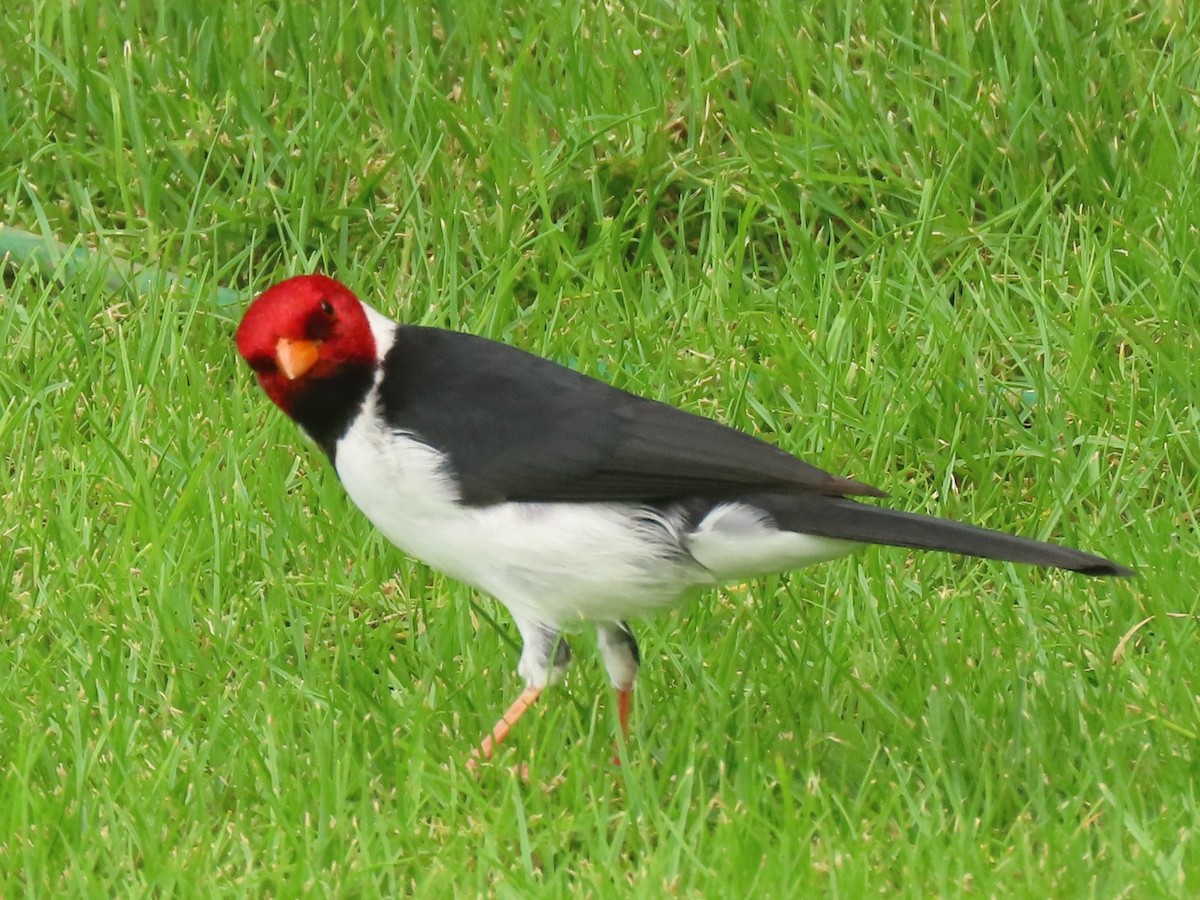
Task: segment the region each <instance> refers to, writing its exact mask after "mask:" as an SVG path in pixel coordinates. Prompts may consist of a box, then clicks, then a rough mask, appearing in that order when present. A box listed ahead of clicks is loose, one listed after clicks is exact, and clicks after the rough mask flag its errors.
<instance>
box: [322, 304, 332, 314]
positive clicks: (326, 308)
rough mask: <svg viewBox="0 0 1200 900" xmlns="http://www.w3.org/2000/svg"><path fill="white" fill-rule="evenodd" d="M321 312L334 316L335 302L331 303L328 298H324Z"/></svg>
mask: <svg viewBox="0 0 1200 900" xmlns="http://www.w3.org/2000/svg"><path fill="white" fill-rule="evenodd" d="M321 312H323V313H325V315H327V316H332V315H333V304H332V303H330V302H329V301H328V300H322V301H321Z"/></svg>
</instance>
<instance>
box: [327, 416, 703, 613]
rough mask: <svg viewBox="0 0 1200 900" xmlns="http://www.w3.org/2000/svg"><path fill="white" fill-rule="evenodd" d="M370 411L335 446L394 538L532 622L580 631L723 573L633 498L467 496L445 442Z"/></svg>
mask: <svg viewBox="0 0 1200 900" xmlns="http://www.w3.org/2000/svg"><path fill="white" fill-rule="evenodd" d="M376 421H377V420H376V419H375V417H374V416H369V415H364V416H361V417H359V419H358V420H357V421H356V422H355V424H354V425H353V426H352V428H351V429H350V431H349V432H348V433H347V434H346V436H345V437H343V438H342V440H341V441H340V442H339V444H338V447H337V470H338V475H339V476H340V477H341V479H342V483H343V484H344V485H345V488H346V491H347V493H348V494H349V495H350V498H351V499H352V500H353V501H354V502H355V504H356V505H357V506H358V507H359V508H360V509H361V510H362V511H363V513H365V514H366V516H367V518H368V519H370V520H371V521H372V522H373V523H374V524H375V526H376V527H377V528H379V530H380V531H381V532H383V534H384V536H385V537H387V538H388V540H390V541H391V542H392V543H394V544H396V546H398V547H400V548H401V549H402V550H404V551H405V552H407V553H409V554H410V555H412V556H414V557H416V558H417V559H420V560H422V561H423V562H425V563H427V564H428V565H430V566H433V567H434V568H435V569H439V570H440V571H442V572H445V573H446V574H448V575H450V576H452V577H454V578H456V579H458V580H460V581H463V582H466V583H467V584H470V585H472V586H474V587H476V588H479V589H481V590H484V591H487V592H488V593H490V594H492V595H493V596H495V597H496V599H498V600H500V602H502V603H503V604H504V605H505V606H507V607H508V609H509V610H510V611H511V612H512V614H513V615H514V616H515V617H517V618H520V619H524V620H526V621H531V622H538V623H542V624H547V625H553V626H556V627H558V628H562V629H567V630H571V629H572V628H573V627H577V626H578V625H579V623H581V622H583V621H592V622H615V621H620V620H623V619H628V618H634V617H636V616H640V615H645V614H646V613H649V612H652V611H653V610H654V609H656V608H661V607H664V606H667V605H669V604H671V603H672V602H674V601H675V600H677V599H678V598H679V597H680V596H681V595H682V594H683V593H684V592H686V591H687V589H688V588H690V587H693V586H698V585H710V584H714V583H715V581H714V578H713V575H712V574H711V573H710V572H709V571H707V570H706V569H705V568H704V567H703V566H701V565H700V564H699V563H697V562H696V561H695V560H694V559H693V558H692V557H691V555H690V554H688V553H687V552H686V551H685V550H683V548H682V547H681V546H680V539H679V536H678V535H674V534H672V532H671V530H670V523H667V522H664V521H663V520H661V519H656V518H654V517H653V516H651V515H648V514H647V513H646V512H645V511H643V510H639V508H638V507H636V506H634V505H631V504H623V503H612V504H603V505H597V504H586V505H584V504H576V503H500V504H496V505H493V506H460V505H459V504H458V503H457V502H456V500H457V496H456V494H455V491H454V487H453V485H452V483H451V481H450V479H449V478H448V477H447V475H446V473H445V470H444V468H443V465H442V457H441V454H439V453H438V452H437V451H435V450H433V449H431V448H429V447H427V446H425V445H424V444H421V443H420V442H419V441H416V440H414V439H412V438H410V437H406V436H402V435H399V436H398V435H394V434H392V433H390V432H384V431H382V430H381V429H379V428H378V427H377V426H375V425H374V424H372V423H374V422H376Z"/></svg>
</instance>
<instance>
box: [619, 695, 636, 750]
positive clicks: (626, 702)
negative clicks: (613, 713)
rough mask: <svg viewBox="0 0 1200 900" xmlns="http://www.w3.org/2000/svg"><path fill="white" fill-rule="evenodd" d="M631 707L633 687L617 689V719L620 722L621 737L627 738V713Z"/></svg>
mask: <svg viewBox="0 0 1200 900" xmlns="http://www.w3.org/2000/svg"><path fill="white" fill-rule="evenodd" d="M632 709H633V688H628V689H626V690H624V691H620V690H619V691H617V719H618V720H619V721H620V723H621V738H622V740H626V741H627V740H629V713H630V711H631V710H632Z"/></svg>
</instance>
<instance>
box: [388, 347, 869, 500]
mask: <svg viewBox="0 0 1200 900" xmlns="http://www.w3.org/2000/svg"><path fill="white" fill-rule="evenodd" d="M383 370H384V376H383V379H382V381H381V383H380V386H379V390H380V399H381V402H382V407H383V408H382V410H381V411H382V413H383V416H384V418H385V419H386V421H387V423H388V425H390V426H391V427H392V428H393V429H395V430H396V431H402V432H407V433H411V434H413V435H415V436H416V437H418V438H419V439H420V440H422V441H423V442H425V443H427V444H429V445H430V446H432V447H435V448H436V449H438V450H441V451H442V452H444V453H445V454H446V455H447V456H448V457H449V460H450V465H451V466H452V467H453V470H454V474H455V476H456V477H457V480H458V483H459V489H460V491H461V496H462V500H463V502H464V503H468V504H478V505H483V504H489V503H498V502H502V501H505V500H525V501H554V500H561V501H578V502H583V501H604V500H634V501H639V502H649V501H654V500H664V499H669V498H674V497H686V496H693V495H697V494H701V495H705V496H709V497H722V496H733V495H737V494H742V493H745V492H757V491H770V492H775V493H788V494H794V493H800V494H804V493H809V494H824V495H832V496H842V495H850V494H857V495H862V496H871V497H881V496H884V494H883V492H882V491H879V490H877V489H876V488H873V487H871V486H870V485H866V484H862V483H861V482H858V481H854V480H853V479H850V478H839V477H838V476H835V475H831V474H829V473H828V472H825V471H823V470H821V469H818V468H817V467H816V466H812V465H809V464H808V463H805V462H802V461H800V460H798V459H796V458H795V457H794V456H791V455H790V454H788V453H785V452H784V451H782V450H780V449H779V448H778V447H773V446H771V445H770V444H768V443H766V442H764V441H761V440H759V439H758V438H754V437H751V436H750V435H748V434H744V433H742V432H740V431H736V430H734V429H732V428H728V427H726V426H725V425H721V424H719V423H717V422H714V421H712V420H711V419H706V418H703V417H702V416H696V415H692V414H691V413H687V412H684V411H683V410H680V409H676V408H675V407H673V406H668V405H666V404H664V403H658V402H655V401H653V400H647V399H645V398H643V397H637V396H634V395H633V394H629V393H626V392H625V391H621V390H618V389H617V388H614V387H612V386H610V385H607V384H605V383H604V382H602V381H597V380H596V379H594V378H589V377H587V376H586V375H581V374H579V373H578V372H574V371H572V370H570V369H567V368H564V367H563V366H560V365H558V364H557V363H553V362H551V361H549V360H547V359H543V358H541V357H540V356H534V355H533V354H530V353H526V352H525V351H523V350H518V349H516V348H515V347H509V346H507V345H505V344H499V343H496V342H494V341H489V340H486V339H484V338H480V337H476V336H474V335H469V334H461V333H458V332H452V331H443V330H441V329H437V328H421V327H417V326H411V325H410V326H400V327H399V328H398V329H397V331H396V341H395V344H394V345H393V346H392V348H391V349H390V350H389V351H388V354H387V356H386V358H385V359H384V362H383Z"/></svg>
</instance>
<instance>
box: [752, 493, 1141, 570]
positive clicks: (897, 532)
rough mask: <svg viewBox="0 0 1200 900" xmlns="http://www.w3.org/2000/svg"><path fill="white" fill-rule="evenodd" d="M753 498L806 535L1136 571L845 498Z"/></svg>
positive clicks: (1057, 548) (1012, 537) (1101, 559)
mask: <svg viewBox="0 0 1200 900" xmlns="http://www.w3.org/2000/svg"><path fill="white" fill-rule="evenodd" d="M752 502H753V504H754V505H755V506H759V507H761V508H763V509H765V510H766V511H767V512H768V513H769V514H770V515H771V517H772V518H773V519H775V521H776V523H777V524H778V525H779V527H781V528H784V529H786V530H788V531H795V532H799V533H802V534H815V535H820V536H822V537H831V538H839V539H841V540H847V541H859V542H862V543H867V544H886V545H888V546H892V547H912V548H914V549H917V550H945V551H947V552H949V553H961V554H963V555H965V556H978V557H982V558H984V559H1002V560H1007V561H1009V562H1017V563H1028V564H1030V565H1035V566H1051V567H1053V568H1056V569H1069V570H1070V571H1072V572H1080V573H1082V574H1084V575H1116V576H1130V575H1133V574H1134V571H1133V570H1132V569H1129V568H1126V567H1125V566H1122V565H1118V564H1117V563H1114V562H1112V561H1111V560H1107V559H1105V558H1104V557H1102V556H1095V555H1093V554H1091V553H1084V552H1083V551H1082V550H1073V549H1072V548H1070V547H1060V546H1059V545H1057V544H1047V543H1045V542H1043V541H1033V540H1029V539H1028V538H1022V537H1017V536H1016V535H1012V534H1005V533H1004V532H1001V531H991V530H990V529H987V528H980V527H979V526H977V525H968V524H966V523H964V522H954V521H951V520H950V519H937V518H934V517H932V516H924V515H920V514H918V513H909V512H900V511H899V510H894V509H886V508H884V507H879V506H871V505H869V504H866V503H860V502H858V501H856V500H850V499H847V498H844V497H815V496H785V495H780V494H771V495H766V496H759V497H755V498H754V499H753V501H752Z"/></svg>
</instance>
